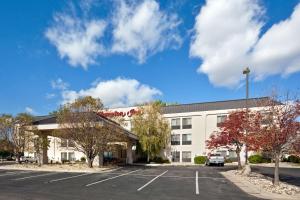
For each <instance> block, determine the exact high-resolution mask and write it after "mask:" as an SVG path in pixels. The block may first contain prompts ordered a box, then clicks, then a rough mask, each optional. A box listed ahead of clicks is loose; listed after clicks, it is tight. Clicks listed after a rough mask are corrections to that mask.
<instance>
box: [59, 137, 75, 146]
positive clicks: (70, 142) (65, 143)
mask: <svg viewBox="0 0 300 200" xmlns="http://www.w3.org/2000/svg"><path fill="white" fill-rule="evenodd" d="M60 147H75V143H74V141H73V140H67V139H63V138H62V139H61V141H60Z"/></svg>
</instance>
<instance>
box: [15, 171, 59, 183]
mask: <svg viewBox="0 0 300 200" xmlns="http://www.w3.org/2000/svg"><path fill="white" fill-rule="evenodd" d="M52 174H58V173H57V172H51V173H46V174H39V175H34V176H26V177H22V178H16V179H13V180H14V181H19V180H24V179H29V178H35V177H40V176H49V175H52Z"/></svg>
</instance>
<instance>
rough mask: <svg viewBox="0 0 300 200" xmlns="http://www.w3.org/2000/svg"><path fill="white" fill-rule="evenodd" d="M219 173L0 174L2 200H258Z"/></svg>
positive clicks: (175, 170) (200, 170)
mask: <svg viewBox="0 0 300 200" xmlns="http://www.w3.org/2000/svg"><path fill="white" fill-rule="evenodd" d="M219 169H221V168H208V167H171V166H170V167H123V168H119V169H117V170H112V171H106V172H103V173H65V172H37V171H35V172H34V171H13V170H0V194H1V195H0V199H85V198H88V199H172V200H174V199H256V198H254V197H251V196H249V195H247V194H245V193H244V192H242V191H241V190H239V189H238V188H237V187H236V186H234V185H233V184H232V183H231V182H230V181H228V180H226V179H225V178H224V177H223V176H222V175H221V174H220V173H218V171H219ZM20 193H22V194H24V195H21V196H20Z"/></svg>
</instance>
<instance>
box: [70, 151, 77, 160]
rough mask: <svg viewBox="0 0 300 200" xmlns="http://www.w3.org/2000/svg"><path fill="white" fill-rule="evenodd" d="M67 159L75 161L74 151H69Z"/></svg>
mask: <svg viewBox="0 0 300 200" xmlns="http://www.w3.org/2000/svg"><path fill="white" fill-rule="evenodd" d="M68 160H69V161H75V160H76V158H75V153H74V152H69V159H68Z"/></svg>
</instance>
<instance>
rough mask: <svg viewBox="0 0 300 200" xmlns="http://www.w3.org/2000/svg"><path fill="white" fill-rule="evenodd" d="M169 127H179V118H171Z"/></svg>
mask: <svg viewBox="0 0 300 200" xmlns="http://www.w3.org/2000/svg"><path fill="white" fill-rule="evenodd" d="M171 128H172V129H180V118H176V119H171Z"/></svg>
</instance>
